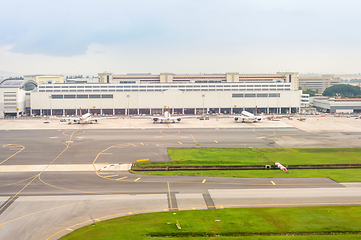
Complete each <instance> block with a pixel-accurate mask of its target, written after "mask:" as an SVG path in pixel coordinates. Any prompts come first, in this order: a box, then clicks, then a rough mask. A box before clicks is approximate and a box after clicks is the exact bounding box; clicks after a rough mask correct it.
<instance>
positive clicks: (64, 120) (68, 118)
mask: <svg viewBox="0 0 361 240" xmlns="http://www.w3.org/2000/svg"><path fill="white" fill-rule="evenodd" d="M67 121H72V122H76V121H80V118H79V117H63V118H60V122H67Z"/></svg>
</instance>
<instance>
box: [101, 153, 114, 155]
mask: <svg viewBox="0 0 361 240" xmlns="http://www.w3.org/2000/svg"><path fill="white" fill-rule="evenodd" d="M102 154H110V155H111V154H113V153H102Z"/></svg>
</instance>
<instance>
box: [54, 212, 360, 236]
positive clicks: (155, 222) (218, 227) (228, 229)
mask: <svg viewBox="0 0 361 240" xmlns="http://www.w3.org/2000/svg"><path fill="white" fill-rule="evenodd" d="M174 213H175V214H174ZM360 216H361V206H337V207H289V208H236V209H216V210H197V211H177V212H161V213H147V214H139V215H131V216H125V217H120V218H115V219H111V220H107V221H101V222H97V223H95V224H94V226H93V225H89V226H86V227H83V228H80V229H77V230H75V231H74V232H72V233H70V234H68V235H66V236H64V237H63V238H61V239H66V240H70V239H97V240H98V239H112V240H117V239H122V240H128V239H132V240H133V239H137V240H138V239H183V238H184V239H185V237H187V239H198V240H199V239H205V237H206V236H213V237H214V236H217V235H221V236H222V238H218V237H217V238H216V239H238V238H239V235H243V234H244V235H257V234H266V235H267V234H268V235H271V234H276V235H279V234H282V235H280V236H269V237H267V236H247V237H242V239H286V237H290V236H292V235H294V234H298V233H302V234H310V235H304V236H302V235H301V236H294V237H296V238H294V239H335V238H329V236H325V235H322V236H321V235H318V236H312V234H313V233H318V234H327V233H330V232H333V233H357V232H361V221H360ZM216 220H219V221H216ZM177 221H178V222H179V223H180V225H181V228H182V229H181V230H179V229H177V227H176V222H177ZM285 234H288V236H285ZM231 235H238V236H237V237H232V236H231ZM149 236H162V237H154V238H149ZM168 236H171V237H170V238H168ZM333 236H337V237H340V238H338V239H357V238H355V237H358V238H360V237H361V235H353V234H347V235H333ZM174 237H176V238H174ZM179 237H181V238H179ZM305 237H306V238H305ZM314 237H318V238H314ZM207 239H212V238H207Z"/></svg>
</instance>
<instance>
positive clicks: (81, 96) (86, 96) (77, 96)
mask: <svg viewBox="0 0 361 240" xmlns="http://www.w3.org/2000/svg"><path fill="white" fill-rule="evenodd" d="M76 98H88V94H79V95H76Z"/></svg>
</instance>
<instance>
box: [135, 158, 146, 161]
mask: <svg viewBox="0 0 361 240" xmlns="http://www.w3.org/2000/svg"><path fill="white" fill-rule="evenodd" d="M147 161H149V158H146V159H138V160H137V162H147Z"/></svg>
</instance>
